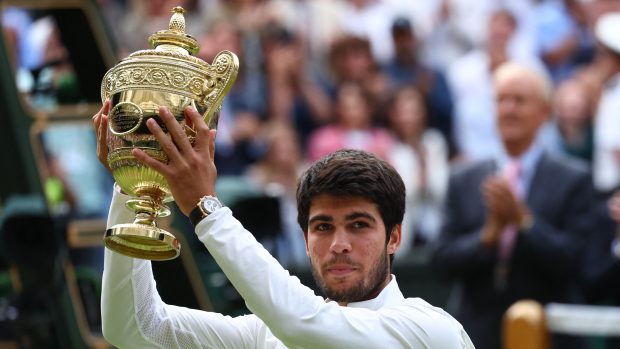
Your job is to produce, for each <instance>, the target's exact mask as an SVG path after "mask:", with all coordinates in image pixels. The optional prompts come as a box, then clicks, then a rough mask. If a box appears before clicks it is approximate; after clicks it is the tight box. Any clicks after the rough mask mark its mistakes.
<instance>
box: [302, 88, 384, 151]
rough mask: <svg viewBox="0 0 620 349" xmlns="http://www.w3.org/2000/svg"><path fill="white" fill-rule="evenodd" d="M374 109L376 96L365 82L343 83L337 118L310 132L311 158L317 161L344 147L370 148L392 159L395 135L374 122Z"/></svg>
mask: <svg viewBox="0 0 620 349" xmlns="http://www.w3.org/2000/svg"><path fill="white" fill-rule="evenodd" d="M374 110H375V104H374V100H373V98H372V97H371V96H370V95H369V94H368V93H366V91H365V90H364V88H363V87H362V86H360V85H358V84H356V83H354V82H347V83H343V84H342V85H340V87H339V88H338V92H337V96H336V102H335V110H334V113H335V115H336V120H335V121H334V122H332V123H331V124H329V125H325V126H323V127H321V128H319V129H317V130H316V131H314V132H313V133H312V134H311V135H310V139H309V141H308V149H307V150H308V153H307V160H308V161H309V162H314V161H317V160H318V159H320V158H322V157H323V156H325V155H327V154H329V153H332V152H334V151H336V150H339V149H343V148H352V149H359V150H366V151H368V152H371V153H373V154H375V155H377V156H378V157H380V158H382V159H384V160H385V159H388V158H389V154H390V152H391V149H392V146H393V144H394V139H393V138H392V135H390V133H389V132H388V131H387V130H386V129H384V128H380V127H376V126H374V125H373V116H374Z"/></svg>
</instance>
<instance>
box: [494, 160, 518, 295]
mask: <svg viewBox="0 0 620 349" xmlns="http://www.w3.org/2000/svg"><path fill="white" fill-rule="evenodd" d="M503 176H504V178H506V180H508V183H509V184H510V189H511V190H512V192H513V193H514V194H515V196H516V197H517V198H519V199H521V198H522V197H523V186H522V182H521V180H520V176H521V163H520V162H519V160H518V159H511V161H510V162H509V163H508V164H507V166H506V167H505V168H504V173H503ZM517 233H518V227H517V226H516V225H514V224H510V225H508V226H506V227H505V228H504V230H503V231H502V235H501V236H500V239H499V246H498V249H497V257H498V264H497V266H496V269H495V286H496V288H497V289H499V290H504V289H505V288H506V282H507V278H508V271H509V261H510V257H511V255H512V250H513V248H514V243H515V240H516V238H517Z"/></svg>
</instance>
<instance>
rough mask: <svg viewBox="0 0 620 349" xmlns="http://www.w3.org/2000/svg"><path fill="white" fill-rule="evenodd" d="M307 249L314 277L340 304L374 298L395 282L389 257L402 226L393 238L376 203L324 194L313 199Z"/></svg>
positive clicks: (324, 290) (397, 243)
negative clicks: (387, 232)
mask: <svg viewBox="0 0 620 349" xmlns="http://www.w3.org/2000/svg"><path fill="white" fill-rule="evenodd" d="M308 218H309V220H308V222H309V224H308V231H307V233H306V234H305V236H306V249H307V253H308V256H309V257H310V262H311V265H312V274H313V276H314V278H315V280H316V282H317V284H318V285H319V287H320V288H321V290H322V291H323V293H324V294H325V296H326V297H328V298H330V299H331V300H334V301H337V302H339V303H340V304H345V303H349V302H355V301H361V300H367V299H372V298H374V297H376V295H377V294H378V293H379V292H380V291H381V290H382V289H383V288H384V287H385V286H386V285H387V284H388V283H389V281H390V262H389V255H390V254H393V253H394V252H395V251H396V249H397V248H398V245H399V244H400V225H398V226H397V227H395V228H394V229H393V230H392V232H391V234H389V235H388V236H389V241H387V242H386V239H387V236H386V228H385V225H384V223H383V220H382V218H381V215H380V213H379V209H378V207H377V205H376V204H374V203H373V202H371V201H370V200H368V199H365V198H362V197H357V196H354V197H343V196H333V195H329V194H321V195H318V196H316V197H314V198H313V199H312V201H311V205H310V211H309V216H308Z"/></svg>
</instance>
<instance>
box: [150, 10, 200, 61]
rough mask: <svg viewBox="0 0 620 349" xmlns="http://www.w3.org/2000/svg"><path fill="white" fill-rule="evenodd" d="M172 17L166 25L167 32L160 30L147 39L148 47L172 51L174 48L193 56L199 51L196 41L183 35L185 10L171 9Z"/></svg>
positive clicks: (187, 35) (189, 36)
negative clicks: (165, 47) (161, 47)
mask: <svg viewBox="0 0 620 349" xmlns="http://www.w3.org/2000/svg"><path fill="white" fill-rule="evenodd" d="M171 12H172V17H171V18H170V23H169V24H168V30H160V31H158V32H157V33H155V34H153V35H151V36H150V37H149V45H150V46H151V47H152V48H157V47H158V46H160V45H166V46H167V47H168V48H171V49H172V50H174V48H173V47H174V46H176V47H181V48H183V49H185V50H186V51H187V52H188V53H190V54H192V55H195V54H196V53H198V51H199V50H200V45H198V41H197V40H196V39H195V38H194V37H193V36H191V35H189V34H186V33H185V17H184V16H183V14H184V13H185V10H184V9H183V8H182V7H181V6H176V7H174V8H172V10H171Z"/></svg>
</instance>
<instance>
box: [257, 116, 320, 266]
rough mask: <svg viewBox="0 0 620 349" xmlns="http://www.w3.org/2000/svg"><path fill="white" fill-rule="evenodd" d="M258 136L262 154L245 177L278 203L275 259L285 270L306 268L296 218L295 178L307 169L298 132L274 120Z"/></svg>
mask: <svg viewBox="0 0 620 349" xmlns="http://www.w3.org/2000/svg"><path fill="white" fill-rule="evenodd" d="M260 134H261V139H262V140H263V142H265V147H266V149H265V153H264V155H263V157H262V158H261V159H259V160H258V161H257V162H256V163H255V164H253V165H251V166H250V167H249V168H248V170H247V172H246V173H245V176H246V177H247V178H248V179H249V180H250V182H251V183H253V184H254V186H255V187H256V188H259V190H262V191H263V192H264V194H266V195H269V196H274V197H277V198H278V200H279V203H280V217H281V220H282V222H281V225H280V226H281V227H282V231H281V232H278V233H279V235H278V236H277V238H276V244H277V246H276V248H275V251H276V254H275V257H276V259H278V261H279V262H280V264H282V265H283V266H284V267H290V266H293V267H299V266H306V267H307V266H308V256H307V255H306V245H305V242H304V235H303V232H302V231H301V228H300V227H299V225H298V224H297V220H296V219H295V217H296V212H297V203H296V201H295V192H296V189H297V179H298V178H299V176H300V175H301V173H302V172H303V170H305V167H306V166H305V165H304V162H303V154H302V152H301V148H300V146H299V140H298V139H297V138H298V137H297V132H296V131H295V129H294V128H293V127H292V126H291V125H290V124H288V123H286V122H282V121H279V120H273V121H270V122H268V123H266V124H264V125H263V127H262V129H261V132H260Z"/></svg>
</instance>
